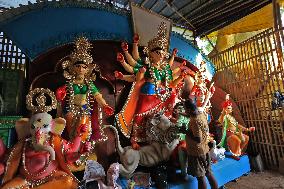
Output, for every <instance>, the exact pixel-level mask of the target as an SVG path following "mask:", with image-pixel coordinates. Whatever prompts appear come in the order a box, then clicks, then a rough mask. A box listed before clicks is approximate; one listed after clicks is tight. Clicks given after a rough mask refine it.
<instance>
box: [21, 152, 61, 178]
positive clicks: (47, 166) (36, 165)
mask: <svg viewBox="0 0 284 189" xmlns="http://www.w3.org/2000/svg"><path fill="white" fill-rule="evenodd" d="M49 156H50V154H49V152H47V151H34V150H32V149H31V148H27V149H26V152H25V162H23V163H25V167H26V170H25V169H24V166H23V165H22V166H21V168H20V174H22V175H24V176H25V177H26V178H28V179H32V180H38V179H42V178H44V177H46V176H48V175H50V174H51V172H52V171H54V170H55V169H57V167H58V163H57V162H56V161H49ZM43 170H45V171H43ZM39 173H41V174H39ZM37 174H39V175H37Z"/></svg>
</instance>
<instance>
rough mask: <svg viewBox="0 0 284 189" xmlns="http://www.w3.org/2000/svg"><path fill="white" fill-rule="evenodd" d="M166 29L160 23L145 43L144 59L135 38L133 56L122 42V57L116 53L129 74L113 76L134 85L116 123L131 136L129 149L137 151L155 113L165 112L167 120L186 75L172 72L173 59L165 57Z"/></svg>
mask: <svg viewBox="0 0 284 189" xmlns="http://www.w3.org/2000/svg"><path fill="white" fill-rule="evenodd" d="M166 31H167V27H166V25H165V23H161V25H160V26H159V28H158V34H157V35H156V36H155V37H154V38H153V39H151V40H150V41H149V42H148V46H147V47H146V48H145V49H144V52H145V54H146V58H145V59H142V58H141V57H140V55H139V52H138V41H139V36H138V35H137V34H136V35H135V36H134V44H133V51H132V55H131V54H130V53H129V52H128V45H127V44H126V43H122V49H123V51H124V55H125V57H126V60H127V62H128V63H126V61H125V59H124V55H123V54H121V53H118V55H117V59H118V61H119V62H120V63H121V65H122V66H123V67H124V69H125V70H126V71H127V72H128V73H130V74H129V75H124V74H122V73H121V72H115V77H116V78H118V79H122V80H125V81H129V82H133V85H132V88H131V91H130V94H129V96H128V99H127V101H126V103H125V105H124V107H123V109H122V110H121V111H120V112H119V113H118V114H117V115H116V123H117V125H118V126H119V127H120V130H121V131H122V133H123V134H124V135H125V136H126V137H131V143H132V147H133V148H134V149H138V148H139V145H138V142H145V141H146V128H145V127H146V125H145V124H146V121H147V119H149V117H151V116H153V115H154V114H156V113H158V112H164V113H165V115H167V116H168V117H170V116H171V115H172V110H173V106H174V103H175V100H176V96H177V93H176V86H177V85H178V84H179V83H180V82H181V81H182V80H183V78H184V77H185V74H180V73H178V71H179V70H178V71H176V70H175V69H173V62H174V57H175V55H176V52H177V50H176V49H175V50H174V51H173V55H172V56H171V57H170V58H169V59H167V58H168V53H167V48H168V39H167V36H166Z"/></svg>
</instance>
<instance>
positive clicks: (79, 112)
mask: <svg viewBox="0 0 284 189" xmlns="http://www.w3.org/2000/svg"><path fill="white" fill-rule="evenodd" d="M74 81H75V79H71V80H69V82H68V84H67V88H68V90H67V92H69V103H68V106H67V110H68V111H71V112H72V113H73V114H74V115H75V116H76V117H81V116H83V115H90V114H91V112H90V111H91V110H92V107H91V105H90V95H91V90H90V88H91V87H90V86H91V80H87V79H84V83H86V85H87V88H88V90H87V92H86V102H87V104H86V107H85V108H82V107H79V106H76V105H75V103H74V100H75V93H74V89H73V85H78V86H79V87H80V88H82V87H83V86H84V85H83V84H75V83H74Z"/></svg>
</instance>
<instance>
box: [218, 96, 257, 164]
mask: <svg viewBox="0 0 284 189" xmlns="http://www.w3.org/2000/svg"><path fill="white" fill-rule="evenodd" d="M222 108H223V110H222V113H221V115H220V117H219V119H218V121H219V122H220V123H221V124H222V126H223V136H222V139H221V142H220V143H219V144H218V146H221V147H224V148H226V149H227V150H229V151H230V152H231V153H232V154H233V156H232V157H233V158H235V159H236V160H239V159H240V158H239V156H241V155H242V154H244V153H245V150H246V147H247V145H248V141H249V136H248V135H246V134H244V132H253V131H254V130H255V127H250V128H246V127H244V126H242V125H240V124H239V123H238V122H237V120H236V119H235V118H234V117H233V116H232V112H233V107H232V102H231V101H230V100H229V94H227V95H226V101H225V102H223V104H222Z"/></svg>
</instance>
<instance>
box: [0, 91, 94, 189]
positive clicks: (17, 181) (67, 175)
mask: <svg viewBox="0 0 284 189" xmlns="http://www.w3.org/2000/svg"><path fill="white" fill-rule="evenodd" d="M38 94H40V95H38ZM35 96H37V97H36V102H37V104H38V105H37V106H35V105H33V101H34V100H33V97H35ZM46 96H49V97H50V98H51V105H50V106H48V105H47V104H46ZM56 103H57V102H56V99H55V95H54V93H53V92H52V91H50V90H49V89H43V88H36V89H34V90H32V91H30V92H29V94H28V96H27V108H28V109H30V110H32V111H33V113H34V114H33V115H32V117H31V119H30V120H27V124H23V122H21V124H16V127H24V128H21V129H18V131H24V130H27V133H28V135H29V136H27V137H24V138H23V139H22V140H19V141H18V143H17V144H15V145H14V147H13V148H12V150H11V152H10V154H9V157H8V160H7V163H6V171H5V173H4V176H3V180H2V183H3V185H2V186H1V188H2V189H10V188H23V189H29V188H38V189H49V188H57V189H76V188H77V186H78V180H77V179H76V177H74V176H73V174H72V173H71V171H70V170H69V168H68V163H72V162H71V161H72V158H69V157H71V156H72V155H74V154H78V153H79V152H80V153H83V152H88V151H90V149H91V148H90V144H88V143H85V144H83V145H82V144H81V138H80V136H79V135H80V134H82V132H84V131H85V130H86V127H85V126H83V127H81V128H80V131H79V132H78V133H77V134H76V135H75V136H74V139H73V140H72V141H70V142H69V141H66V140H64V139H63V138H61V136H60V135H59V134H60V133H57V132H59V131H62V129H64V126H63V128H62V124H63V125H65V124H64V123H65V122H64V119H63V118H56V119H52V116H51V115H50V114H48V113H47V112H48V111H50V110H52V109H55V108H56ZM58 127H59V128H58ZM21 134H22V133H18V135H19V136H20V135H21Z"/></svg>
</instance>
